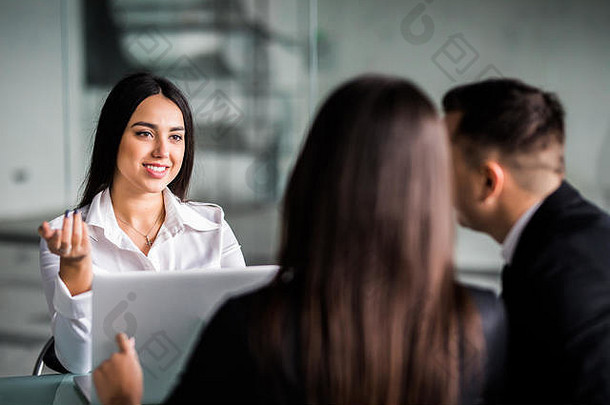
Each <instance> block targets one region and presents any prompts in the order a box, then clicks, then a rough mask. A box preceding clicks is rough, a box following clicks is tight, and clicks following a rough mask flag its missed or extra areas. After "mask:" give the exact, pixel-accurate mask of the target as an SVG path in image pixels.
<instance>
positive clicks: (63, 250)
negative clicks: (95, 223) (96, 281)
mask: <svg viewBox="0 0 610 405" xmlns="http://www.w3.org/2000/svg"><path fill="white" fill-rule="evenodd" d="M69 214H70V213H69V211H66V215H65V216H64V223H63V226H62V228H61V229H51V226H50V225H49V223H48V222H46V221H45V222H43V223H42V225H40V227H39V228H38V234H39V235H40V236H41V237H42V238H43V239H44V240H45V241H46V242H47V246H48V247H49V251H50V252H51V253H54V254H56V255H58V256H59V257H60V259H59V276H60V277H61V279H62V281H63V282H64V283H65V284H66V287H68V290H70V293H71V294H72V295H77V294H81V293H83V292H85V291H89V290H90V289H91V282H92V280H93V269H92V264H91V245H90V243H89V233H88V231H87V224H86V223H85V222H84V221H83V218H82V215H81V213H80V212H79V211H74V214H73V215H69Z"/></svg>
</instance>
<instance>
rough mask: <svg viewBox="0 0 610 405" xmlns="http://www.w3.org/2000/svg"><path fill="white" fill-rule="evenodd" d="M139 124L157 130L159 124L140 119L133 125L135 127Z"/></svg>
mask: <svg viewBox="0 0 610 405" xmlns="http://www.w3.org/2000/svg"><path fill="white" fill-rule="evenodd" d="M137 125H140V126H143V127H148V128H151V129H154V130H155V131H156V130H157V126H156V125H155V124H151V123H150V122H144V121H138V122H134V123H133V124H132V125H131V127H132V128H133V127H135V126H137Z"/></svg>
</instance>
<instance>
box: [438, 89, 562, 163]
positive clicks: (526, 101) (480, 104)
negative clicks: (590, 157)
mask: <svg viewBox="0 0 610 405" xmlns="http://www.w3.org/2000/svg"><path fill="white" fill-rule="evenodd" d="M443 109H444V110H445V112H446V113H450V112H460V113H462V118H461V120H460V122H459V125H458V127H457V130H456V131H455V134H453V135H452V136H453V139H452V141H456V140H458V141H459V140H465V141H470V142H468V143H470V144H471V146H473V147H475V148H477V149H485V148H493V149H497V150H498V151H499V152H500V153H501V154H503V155H512V154H515V153H523V152H524V153H528V152H532V151H536V150H538V149H542V148H545V147H546V146H547V145H548V144H549V143H552V142H557V143H559V144H561V145H563V143H564V139H565V135H564V110H563V107H562V105H561V103H560V101H559V99H558V98H557V96H556V95H555V94H553V93H548V92H545V91H543V90H541V89H538V88H536V87H532V86H529V85H527V84H525V83H523V82H521V81H519V80H515V79H490V80H485V81H481V82H477V83H472V84H466V85H462V86H459V87H456V88H454V89H452V90H450V91H449V92H448V93H447V94H446V95H445V97H443Z"/></svg>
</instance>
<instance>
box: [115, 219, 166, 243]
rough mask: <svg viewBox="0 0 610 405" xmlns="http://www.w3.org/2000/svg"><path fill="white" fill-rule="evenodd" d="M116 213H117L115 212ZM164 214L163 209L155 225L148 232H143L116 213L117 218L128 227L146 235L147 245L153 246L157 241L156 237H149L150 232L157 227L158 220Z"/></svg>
mask: <svg viewBox="0 0 610 405" xmlns="http://www.w3.org/2000/svg"><path fill="white" fill-rule="evenodd" d="M115 215H116V214H115ZM162 216H163V210H161V213H160V214H159V216H158V217H157V219H156V220H155V223H154V224H153V226H151V227H150V229H149V230H148V232H146V233H143V232H140V231H138V230H137V229H136V228H135V227H134V226H133V225H131V224H130V223H129V222H127V221H125V220H124V219H122V218H121V217H119V216H118V215H116V217H117V219H118V220H119V221H121V222H122V223H124V224H125V225H127V226H128V227H130V228H131V229H133V230H134V231H136V232H137V233H139V234H140V235H142V236H143V237H144V239H146V246H148V247H151V246H152V244H153V242H154V241H155V238H153V239H152V240H150V238H149V237H148V235H149V234H150V232H151V231H152V230H153V229H155V226H156V225H157V222H159V219H161V217H162Z"/></svg>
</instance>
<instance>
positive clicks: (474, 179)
mask: <svg viewBox="0 0 610 405" xmlns="http://www.w3.org/2000/svg"><path fill="white" fill-rule="evenodd" d="M461 119H462V113H460V112H450V113H448V114H447V115H446V116H445V125H446V126H447V131H448V133H449V139H450V140H451V155H452V162H453V192H454V196H455V197H454V206H455V209H456V213H457V220H458V223H459V224H460V225H462V226H465V227H467V228H472V229H474V230H480V226H477V224H478V222H479V220H478V218H479V215H478V210H477V208H478V205H479V202H478V200H477V198H476V197H477V186H478V182H480V181H481V176H480V174H479V173H477V171H476V170H475V168H473V167H472V165H471V164H470V163H469V162H468V161H467V157H466V156H465V153H466V152H465V148H464V147H463V146H462V145H460V142H459V141H455V133H456V131H457V128H458V126H459V123H460V120H461Z"/></svg>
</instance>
